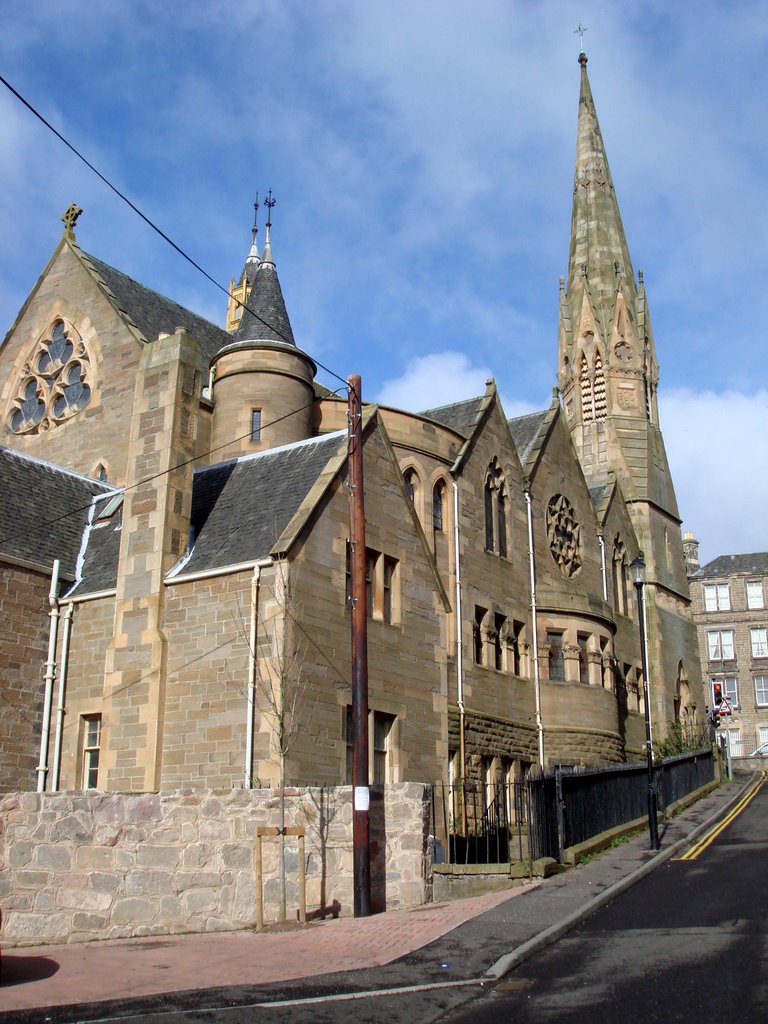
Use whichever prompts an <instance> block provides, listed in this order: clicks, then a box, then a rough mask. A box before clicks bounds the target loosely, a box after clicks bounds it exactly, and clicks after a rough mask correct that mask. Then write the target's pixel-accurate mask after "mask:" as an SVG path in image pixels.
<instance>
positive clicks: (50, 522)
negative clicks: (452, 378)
mask: <svg viewBox="0 0 768 1024" xmlns="http://www.w3.org/2000/svg"><path fill="white" fill-rule="evenodd" d="M339 391H341V388H337V389H336V390H335V391H331V393H330V394H331V395H336V394H338V393H339ZM313 405H314V402H307V403H306V405H301V406H299V407H298V409H291V411H290V412H287V413H285V415H284V416H278V417H277V419H274V420H270V421H269V423H263V424H262V425H261V429H262V430H265V429H267V428H268V427H274V426H275V424H277V423H281V422H282V421H283V420H287V419H288V418H289V417H291V416H295V415H296V414H297V413H300V412H303V411H304V410H305V409H311V408H312V406H313ZM250 436H251V432H250V430H249V431H248V432H247V433H245V434H241V435H240V437H235V438H233V439H231V440H229V441H225V442H224V444H220V445H217V446H216V447H215V448H209V449H208V450H207V451H204V452H201V453H200V455H195V456H194V457H193V458H191V459H186V460H185V461H184V462H179V463H178V464H177V465H175V466H172V467H171V468H170V469H163V470H161V471H160V472H159V473H153V474H151V475H150V476H146V477H144V478H143V479H141V480H137V481H136V482H135V483H132V484H127V485H126V486H125V487H115V488H114V490H113V491H111V492H110V491H107V492H105V494H104V497H105V498H106V497H109V496H114V495H116V494H120V493H122V494H127V493H128V492H129V491H133V490H135V489H136V488H137V487H143V486H144V484H149V483H151V482H152V481H153V480H158V479H159V478H160V477H163V476H168V475H169V474H170V473H175V472H176V471H177V470H179V469H183V468H184V467H185V466H189V465H191V464H192V463H193V462H199V461H200V460H201V459H205V458H208V456H209V455H213V454H215V453H216V452H219V451H221V450H222V449H224V448H229V446H230V445H233V444H237V443H238V442H239V441H244V440H245V439H246V438H248V437H250ZM274 450H275V449H266V450H265V452H264V454H266V453H267V451H274ZM21 454H23V453H21ZM259 454H260V453H259ZM86 479H87V478H86ZM93 482H94V483H97V482H98V481H96V480H94V481H93ZM94 497H97V495H95V496H94ZM90 507H91V502H90V501H89V502H88V504H87V505H79V506H77V507H76V508H72V509H69V510H68V511H67V512H64V513H63V514H62V515H60V516H56V517H55V518H53V519H46V520H44V521H43V522H42V523H40V524H39V526H41V527H48V526H55V525H56V523H61V522H63V521H64V520H65V519H69V518H70V516H75V515H78V514H79V513H80V512H87V511H88V509H89V508H90ZM28 532H29V524H28V523H19V529H18V530H12V531H11V532H10V533H6V534H5V536H3V537H0V547H2V545H3V544H5V543H7V542H8V541H9V540H13V538H14V537H17V536H19V534H21V533H28Z"/></svg>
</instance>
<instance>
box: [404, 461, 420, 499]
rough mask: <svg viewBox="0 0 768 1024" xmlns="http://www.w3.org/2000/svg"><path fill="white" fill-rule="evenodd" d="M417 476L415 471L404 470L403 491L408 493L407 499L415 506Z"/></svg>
mask: <svg viewBox="0 0 768 1024" xmlns="http://www.w3.org/2000/svg"><path fill="white" fill-rule="evenodd" d="M418 479H419V478H418V476H417V475H416V470H415V469H406V471H405V472H404V473H403V481H404V483H405V489H406V491H407V492H408V497H409V498H410V499H411V501H412V502H413V503H414V504H415V503H416V491H417V486H418Z"/></svg>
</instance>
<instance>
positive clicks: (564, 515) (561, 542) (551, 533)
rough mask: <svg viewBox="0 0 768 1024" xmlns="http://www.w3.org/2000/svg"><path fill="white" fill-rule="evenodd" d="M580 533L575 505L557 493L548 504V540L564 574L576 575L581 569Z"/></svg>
mask: <svg viewBox="0 0 768 1024" xmlns="http://www.w3.org/2000/svg"><path fill="white" fill-rule="evenodd" d="M580 533H581V527H580V526H579V524H578V522H577V521H576V514H575V512H574V511H573V506H572V505H571V503H570V502H569V501H568V499H567V498H564V497H563V495H562V494H556V495H555V496H554V498H552V499H550V502H549V504H548V505H547V540H548V541H549V550H550V551H551V552H552V557H553V558H554V560H555V561H556V562H557V564H558V566H559V568H560V572H561V573H562V574H563V576H567V577H570V576H575V575H576V573H577V572H578V571H579V569H581V550H580V549H581V543H580Z"/></svg>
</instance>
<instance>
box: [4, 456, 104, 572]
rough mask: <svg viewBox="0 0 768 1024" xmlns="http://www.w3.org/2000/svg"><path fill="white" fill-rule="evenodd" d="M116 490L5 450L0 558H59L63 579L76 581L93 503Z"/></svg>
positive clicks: (49, 560) (47, 560)
mask: <svg viewBox="0 0 768 1024" xmlns="http://www.w3.org/2000/svg"><path fill="white" fill-rule="evenodd" d="M112 491H113V488H111V487H109V486H108V485H107V484H103V483H100V482H99V481H98V480H90V479H89V478H88V477H84V476H80V475H79V474H77V473H71V472H69V471H68V470H65V469H60V468H59V467H58V466H52V465H51V464H50V463H48V462H42V461H41V460H40V459H34V458H31V457H30V456H29V455H24V454H22V453H21V452H17V451H14V450H13V449H11V448H5V447H3V446H0V557H2V555H3V554H5V555H8V556H10V557H12V558H19V559H22V560H24V561H28V562H36V563H38V564H40V565H46V566H47V565H53V562H54V559H56V558H58V559H59V561H60V562H61V572H62V575H63V576H65V577H67V578H69V579H74V577H75V568H76V565H77V558H78V554H79V552H80V546H81V541H82V536H83V531H84V529H85V526H86V523H87V522H88V515H89V511H90V507H91V501H92V499H93V497H94V495H96V494H110V493H112Z"/></svg>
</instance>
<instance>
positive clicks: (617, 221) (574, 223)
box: [568, 52, 635, 330]
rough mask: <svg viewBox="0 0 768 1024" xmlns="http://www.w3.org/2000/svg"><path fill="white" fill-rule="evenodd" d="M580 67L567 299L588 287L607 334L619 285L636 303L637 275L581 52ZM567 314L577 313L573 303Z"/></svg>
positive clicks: (594, 307) (584, 55)
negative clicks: (633, 266)
mask: <svg viewBox="0 0 768 1024" xmlns="http://www.w3.org/2000/svg"><path fill="white" fill-rule="evenodd" d="M579 64H580V65H581V89H580V92H579V119H578V129H577V136H576V171H575V175H574V182H573V212H572V217H571V249H570V255H569V260H568V294H569V297H572V299H574V298H575V295H576V293H577V292H581V291H582V290H583V287H584V285H585V284H586V286H587V287H588V289H589V294H590V298H591V303H592V306H593V310H594V314H595V316H596V318H597V320H598V322H599V326H600V327H601V328H602V329H603V330H606V329H607V328H608V327H609V325H610V323H611V319H612V316H613V308H614V302H615V297H616V292H617V288H618V285H619V282H620V283H621V286H622V290H623V291H624V294H625V297H626V298H627V300H628V301H630V302H633V301H634V298H635V295H634V290H635V280H634V277H635V275H634V271H633V270H632V261H631V259H630V256H629V248H628V246H627V239H626V236H625V234H624V226H623V224H622V223H621V214H620V213H619V204H618V202H617V200H616V192H615V189H614V187H613V178H612V177H611V170H610V167H609V166H608V157H607V155H606V152H605V145H604V143H603V136H602V133H601V131H600V124H599V122H598V120H597V112H596V110H595V102H594V100H593V98H592V90H591V88H590V85H589V77H588V75H587V56H586V54H585V53H584V52H582V53H580V54H579ZM628 291H629V293H628ZM571 311H572V312H574V311H575V310H574V306H573V302H572V303H571Z"/></svg>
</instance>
